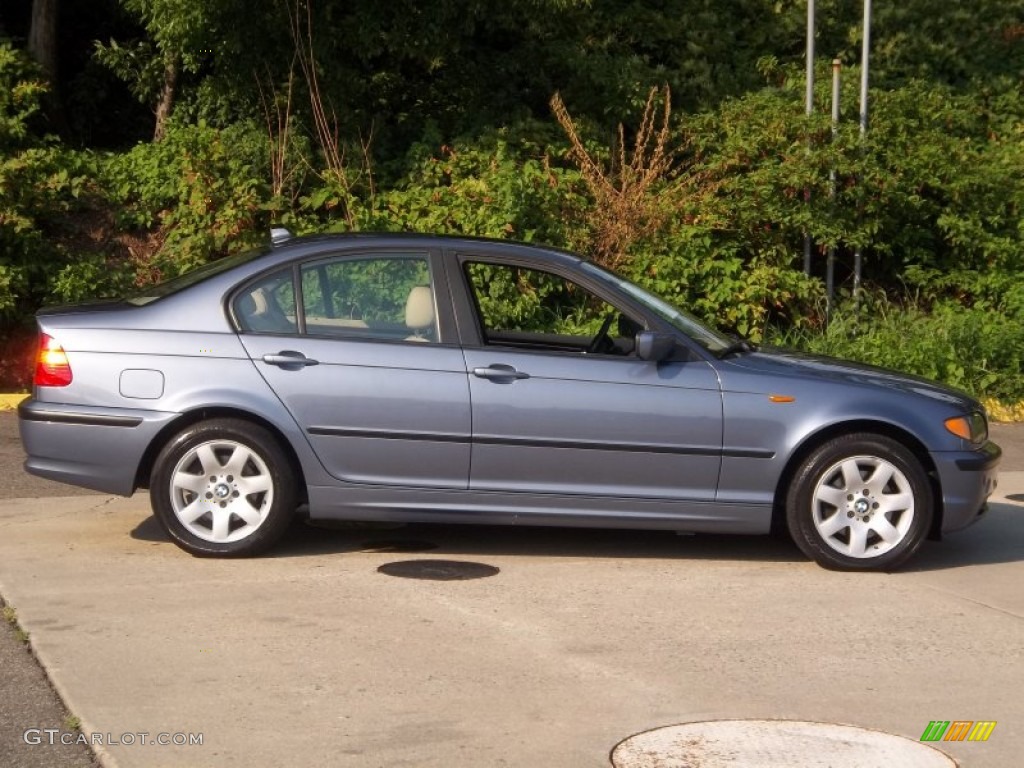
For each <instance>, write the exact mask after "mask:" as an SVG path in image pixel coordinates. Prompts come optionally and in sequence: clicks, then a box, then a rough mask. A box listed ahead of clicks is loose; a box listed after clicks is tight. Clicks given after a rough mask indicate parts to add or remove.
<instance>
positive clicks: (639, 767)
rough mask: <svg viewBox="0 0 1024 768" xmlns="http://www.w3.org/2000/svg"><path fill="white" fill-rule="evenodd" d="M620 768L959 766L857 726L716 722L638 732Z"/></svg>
mask: <svg viewBox="0 0 1024 768" xmlns="http://www.w3.org/2000/svg"><path fill="white" fill-rule="evenodd" d="M611 759H612V765H614V766H615V768H834V767H835V766H842V767H843V768H878V767H879V766H900V768H955V767H956V765H957V763H956V761H955V760H953V759H952V758H951V757H949V756H948V755H946V754H944V753H942V752H939V751H938V750H937V749H933V748H932V747H930V746H928V745H927V744H922V743H921V742H918V741H911V740H910V739H907V738H904V737H902V736H895V735H893V734H891V733H883V732H881V731H872V730H869V729H867V728H858V727H856V726H853V725H837V724H835V723H813V722H803V721H798V720H712V721H708V722H703V723H683V724H681V725H669V726H666V727H664V728H656V729H654V730H652V731H645V732H644V733H638V734H637V735H636V736H631V737H629V738H628V739H626V740H625V741H622V742H620V743H619V744H618V746H616V747H615V749H613V750H612V754H611Z"/></svg>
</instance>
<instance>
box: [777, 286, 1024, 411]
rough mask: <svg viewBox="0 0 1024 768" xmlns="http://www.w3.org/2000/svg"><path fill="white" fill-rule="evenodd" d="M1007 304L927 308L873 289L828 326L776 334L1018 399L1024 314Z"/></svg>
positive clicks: (783, 340) (796, 343)
mask: <svg viewBox="0 0 1024 768" xmlns="http://www.w3.org/2000/svg"><path fill="white" fill-rule="evenodd" d="M1008 309H1009V308H1007V307H998V308H996V307H992V308H990V307H972V308H965V307H963V306H962V305H960V304H957V303H954V302H950V301H945V302H942V303H940V304H938V305H936V306H935V307H933V309H932V311H930V312H924V311H922V310H921V309H919V308H917V307H914V306H910V307H900V306H897V305H894V304H892V303H890V302H889V301H888V300H886V299H885V298H884V297H883V296H866V297H864V298H863V299H862V300H861V302H860V303H859V304H858V303H854V302H852V301H847V302H846V303H845V304H843V305H842V306H841V307H840V308H839V309H837V310H836V311H835V312H834V313H833V314H832V317H831V319H830V321H829V323H828V325H827V326H826V327H825V328H824V329H811V328H805V329H802V330H796V331H794V330H790V331H788V332H778V331H776V332H774V333H772V334H770V338H769V341H770V342H771V343H774V344H778V345H781V346H789V347H795V348H798V349H802V350H805V351H808V352H814V353H816V354H823V355H828V356H831V357H841V358H847V359H850V360H857V361H860V362H864V363H870V364H872V365H880V366H883V367H886V368H892V369H895V370H900V371H905V372H907V373H913V374H917V375H919V376H924V377H926V378H929V379H934V380H937V381H942V382H945V383H947V384H949V385H951V386H954V387H958V388H960V389H963V390H966V391H968V392H970V393H971V394H973V395H975V396H977V397H993V398H996V399H999V400H1002V401H1004V402H1018V401H1020V400H1021V399H1022V398H1024V315H1022V314H1003V313H1004V312H1006V311H1007V310H1008ZM1018 312H1019V310H1018Z"/></svg>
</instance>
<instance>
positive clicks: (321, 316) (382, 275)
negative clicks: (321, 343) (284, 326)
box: [302, 254, 438, 342]
mask: <svg viewBox="0 0 1024 768" xmlns="http://www.w3.org/2000/svg"><path fill="white" fill-rule="evenodd" d="M302 303H303V309H304V313H305V314H304V319H305V324H306V333H307V334H310V335H314V336H337V337H353V338H370V339H386V340H393V341H419V342H436V341H437V340H438V334H437V317H436V312H435V303H434V289H433V285H432V283H431V279H430V269H429V266H428V264H427V259H426V257H425V256H417V255H404V254H402V255H388V256H375V257H366V258H358V257H357V258H341V259H335V260H332V261H323V262H316V263H313V264H306V265H304V266H303V267H302Z"/></svg>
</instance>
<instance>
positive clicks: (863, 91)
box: [853, 0, 871, 297]
mask: <svg viewBox="0 0 1024 768" xmlns="http://www.w3.org/2000/svg"><path fill="white" fill-rule="evenodd" d="M870 56H871V0H864V43H863V45H862V47H861V51H860V137H861V139H862V140H863V138H864V136H865V134H867V132H868V62H869V59H870ZM862 263H863V256H862V255H861V249H860V248H857V250H856V251H855V252H854V254H853V295H854V296H855V297H856V296H857V295H858V294H859V293H860V280H861V266H862Z"/></svg>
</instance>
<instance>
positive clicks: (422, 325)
mask: <svg viewBox="0 0 1024 768" xmlns="http://www.w3.org/2000/svg"><path fill="white" fill-rule="evenodd" d="M405 325H406V327H407V328H410V329H412V330H414V331H423V330H426V329H427V328H432V327H433V325H434V292H433V291H431V290H430V286H429V285H417V286H415V287H414V288H413V289H412V290H411V291H409V298H408V299H406V302H405Z"/></svg>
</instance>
